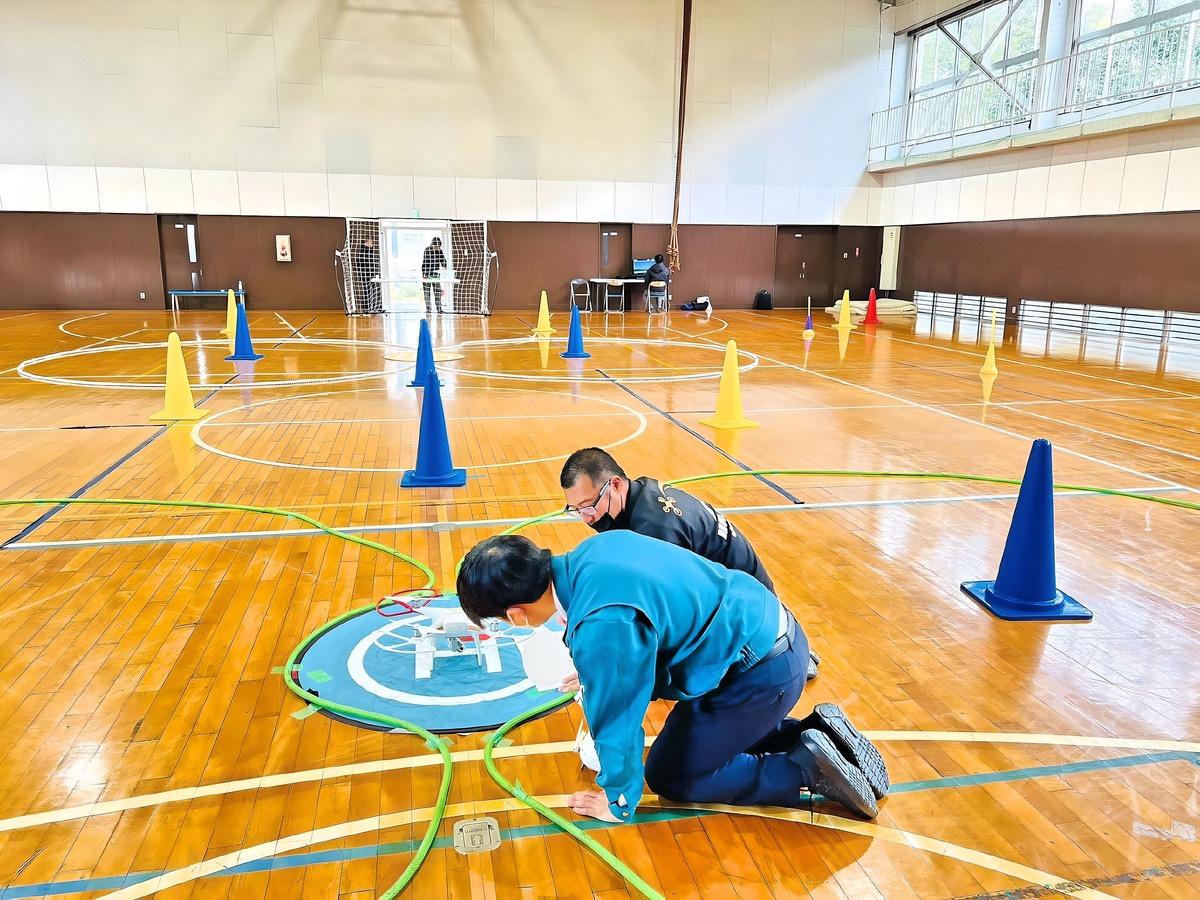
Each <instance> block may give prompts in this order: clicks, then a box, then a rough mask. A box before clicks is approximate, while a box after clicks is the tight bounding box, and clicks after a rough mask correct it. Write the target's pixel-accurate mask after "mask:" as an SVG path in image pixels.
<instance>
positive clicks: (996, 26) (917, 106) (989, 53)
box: [909, 0, 1043, 137]
mask: <svg viewBox="0 0 1200 900" xmlns="http://www.w3.org/2000/svg"><path fill="white" fill-rule="evenodd" d="M1042 2H1043V0H996V2H993V3H988V4H985V5H983V6H979V7H976V8H975V9H972V10H969V11H967V12H965V13H960V14H958V15H956V16H951V17H949V18H946V19H943V20H941V21H939V22H936V23H935V24H933V25H931V26H929V27H927V28H925V29H922V30H921V31H919V32H917V33H916V34H914V35H913V52H912V80H911V85H912V88H911V91H910V93H909V100H910V102H911V103H912V104H913V107H912V108H913V112H914V117H913V121H912V122H911V127H912V128H913V131H914V136H915V137H932V136H936V135H939V134H945V133H949V132H954V131H962V130H969V129H972V128H980V127H987V126H989V125H992V124H994V123H996V122H1001V121H1011V120H1012V119H1014V118H1020V117H1022V116H1024V115H1026V114H1028V113H1029V112H1030V109H1031V108H1032V97H1033V90H1034V78H1033V67H1034V66H1035V65H1036V64H1037V59H1038V50H1039V49H1040V47H1041V41H1042V35H1041V26H1042Z"/></svg>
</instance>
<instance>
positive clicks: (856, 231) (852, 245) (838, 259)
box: [831, 225, 883, 302]
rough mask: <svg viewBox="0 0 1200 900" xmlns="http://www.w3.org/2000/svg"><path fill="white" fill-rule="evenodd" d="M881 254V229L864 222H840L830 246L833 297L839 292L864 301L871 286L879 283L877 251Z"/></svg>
mask: <svg viewBox="0 0 1200 900" xmlns="http://www.w3.org/2000/svg"><path fill="white" fill-rule="evenodd" d="M882 253H883V229H882V228H877V227H871V226H866V225H839V226H838V227H837V237H836V239H835V241H834V248H833V257H834V259H833V297H832V298H831V302H836V301H837V300H839V299H841V296H842V291H847V290H848V291H849V292H850V296H851V298H853V299H855V300H865V299H866V297H867V294H869V293H870V291H871V288H873V287H875V286H876V285H878V284H879V264H880V260H879V257H880V254H882Z"/></svg>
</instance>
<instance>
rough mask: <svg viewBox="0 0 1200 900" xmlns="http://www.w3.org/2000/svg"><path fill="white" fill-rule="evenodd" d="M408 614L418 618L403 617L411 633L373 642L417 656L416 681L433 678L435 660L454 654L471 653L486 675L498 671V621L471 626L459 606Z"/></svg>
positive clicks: (465, 654) (412, 611)
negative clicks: (480, 626)
mask: <svg viewBox="0 0 1200 900" xmlns="http://www.w3.org/2000/svg"><path fill="white" fill-rule="evenodd" d="M411 614H415V615H416V616H418V617H420V618H419V620H417V621H412V620H411V619H407V617H406V621H405V622H404V625H406V626H407V627H408V628H411V629H412V631H413V633H412V634H411V635H401V634H392V635H391V637H393V638H396V639H397V640H398V643H395V644H392V643H384V642H383V641H381V640H376V642H375V645H376V646H377V647H379V649H381V650H386V651H388V652H390V653H412V654H413V655H414V656H415V658H416V678H417V679H418V680H420V679H423V678H432V677H433V669H434V665H435V664H436V662H437V660H439V659H452V658H454V657H456V656H474V657H475V660H476V662H477V664H478V665H479V666H480V667H483V668H486V669H487V671H488V673H489V674H493V675H494V674H498V673H499V672H500V671H501V668H502V667H501V662H500V642H499V641H498V640H497V638H498V637H500V636H501V635H500V634H499V632H500V623H499V622H492V623H489V624H488V626H487V627H486V628H483V629H481V628H478V627H476V626H474V625H472V624H471V621H470V620H469V619H468V618H467V614H466V613H464V612H463V611H462V610H461V609H454V608H450V609H442V608H439V607H434V606H421V607H418V608H416V609H412V610H411V612H410V615H411ZM422 620H423V621H422Z"/></svg>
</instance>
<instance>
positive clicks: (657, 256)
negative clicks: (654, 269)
mask: <svg viewBox="0 0 1200 900" xmlns="http://www.w3.org/2000/svg"><path fill="white" fill-rule="evenodd" d="M654 261H655V262H656V263H660V262H662V261H663V255H662V254H661V253H655V254H654Z"/></svg>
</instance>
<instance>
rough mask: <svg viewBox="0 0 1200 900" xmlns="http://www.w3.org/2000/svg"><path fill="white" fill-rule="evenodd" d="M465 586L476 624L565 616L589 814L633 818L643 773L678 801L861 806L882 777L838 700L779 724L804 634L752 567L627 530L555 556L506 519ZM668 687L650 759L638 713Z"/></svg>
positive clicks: (471, 565) (581, 803)
mask: <svg viewBox="0 0 1200 900" xmlns="http://www.w3.org/2000/svg"><path fill="white" fill-rule="evenodd" d="M458 596H459V602H460V603H461V604H462V608H463V610H464V612H466V614H467V616H468V617H469V618H470V619H471V620H472V621H473V622H475V623H476V624H477V625H479V624H482V623H483V622H484V621H485V620H489V619H503V620H506V621H508V622H509V623H511V624H513V625H517V626H522V627H536V626H538V625H541V624H543V623H545V622H547V621H549V620H550V619H551V618H552V617H554V616H555V615H562V616H564V617H565V620H566V632H565V640H566V642H567V646H568V647H569V648H570V650H571V655H572V658H573V659H574V662H575V666H576V668H577V669H578V672H579V680H580V683H581V686H582V689H583V708H584V713H585V714H586V716H587V720H588V724H589V726H590V727H591V730H592V736H593V738H594V739H595V742H596V751H597V754H598V755H599V757H600V767H601V773H600V776H599V778H598V784H599V785H600V787H601V788H602V790H601V791H583V792H580V793H577V794H574V795H572V796H571V798H570V800H569V802H568V806H570V807H571V809H573V810H574V811H575V812H577V813H580V814H581V815H586V816H591V817H593V818H597V819H602V820H604V821H609V822H624V821H628V820H629V819H630V818H631V817H632V816H633V814H634V813H635V811H636V810H637V806H638V802H639V800H640V799H641V796H642V780H643V774H644V776H645V781H646V784H647V785H648V786H649V787H650V789H651V790H653V791H656V792H657V793H658V794H660V795H661V796H663V797H666V798H668V799H671V800H676V801H686V802H696V803H729V804H736V805H742V806H754V805H760V804H767V805H773V806H791V807H799V806H801V805H803V804H805V803H807V802H809V800H810V798H809V797H808V796H807V795H808V794H820V795H821V796H823V797H825V798H826V799H829V800H833V801H836V802H837V803H840V804H841V805H842V806H844V807H845V808H846V809H849V810H850V811H851V812H853V813H855V814H857V815H860V816H862V817H864V818H873V817H874V816H875V814H876V811H877V806H876V799H877V798H878V797H882V796H884V794H886V792H887V788H888V782H887V769H886V767H885V766H884V763H883V758H882V757H881V756H880V755H879V751H878V750H876V749H875V747H874V746H872V745H871V743H870V742H869V741H867V740H866V738H864V737H863V736H862V735H861V734H859V733H858V731H857V730H855V728H854V727H853V726H852V725H851V724H850V722H849V721H848V720H847V719H846V717H845V715H844V714H843V713H842V711H841V710H840V709H838V708H837V707H836V706H833V705H832V704H822V705H821V706H819V707H818V708H817V709H816V710H814V711H813V714H812V715H811V716H809V717H808V718H807V719H806V720H805V723H806V725H807V726H808V727H806V728H804V730H803V731H802V732H801V733H800V735H799V736H798V738H789V737H787V736H786V735H784V734H783V732H782V731H781V729H780V724H781V723H782V722H783V721H784V719H785V717H786V716H787V714H788V713H789V712H790V711H791V709H792V707H793V706H795V704H796V701H797V700H799V698H800V694H801V691H802V690H803V688H804V673H805V668H806V663H807V660H808V641H807V639H806V638H805V636H804V632H803V631H802V630H801V629H800V627H799V625H797V624H796V620H795V619H794V618H792V616H791V614H790V613H789V612H788V611H787V609H786V608H785V607H784V606H783V605H782V604H781V603H780V602H779V600H778V599H777V598H776V597H775V596H774V595H773V594H772V593H771V592H770V591H768V590H767V589H766V588H765V587H763V585H762V584H761V583H759V582H758V581H756V580H755V579H753V578H751V577H750V576H749V575H747V574H746V573H744V572H740V571H737V570H732V569H727V568H725V567H724V566H720V565H717V564H715V563H712V562H710V561H708V560H706V559H703V558H702V557H700V556H698V555H696V554H694V553H691V552H689V551H687V550H684V549H683V548H681V547H676V546H673V545H671V544H667V543H664V542H662V541H658V540H655V539H653V538H648V537H645V536H643V535H639V534H635V533H632V532H629V531H614V532H611V533H608V534H601V535H597V536H596V537H592V538H589V539H588V540H586V541H584V542H583V543H582V544H580V545H579V546H578V547H577V548H576V549H575V550H573V551H571V552H569V553H565V554H563V555H561V556H553V555H552V554H551V553H550V551H549V550H545V549H542V548H539V547H538V546H536V545H535V544H534V543H533V542H532V541H530V540H528V539H527V538H525V537H522V536H520V535H501V536H498V537H492V538H488V539H487V540H485V541H482V542H480V543H479V544H477V545H476V546H475V547H474V548H472V550H471V551H470V552H469V553H468V554H467V556H466V558H465V559H464V560H463V564H462V568H461V570H460V572H459V576H458ZM681 600H684V601H686V602H680V601H681ZM660 698H661V699H668V700H674V701H676V704H675V706H674V708H673V709H672V710H671V713H670V714H669V715H668V717H667V720H666V722H665V723H664V725H663V728H662V731H661V732H660V733H659V736H658V738H657V739H656V740H655V742H654V745H653V747H652V748H651V750H650V753H649V756H648V757H647V758H646V761H645V763H644V765H643V761H642V754H643V748H644V746H645V733H644V731H643V728H642V720H643V719H644V717H645V714H646V710H647V708H648V706H649V704H650V702H651V700H655V699H660Z"/></svg>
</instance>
